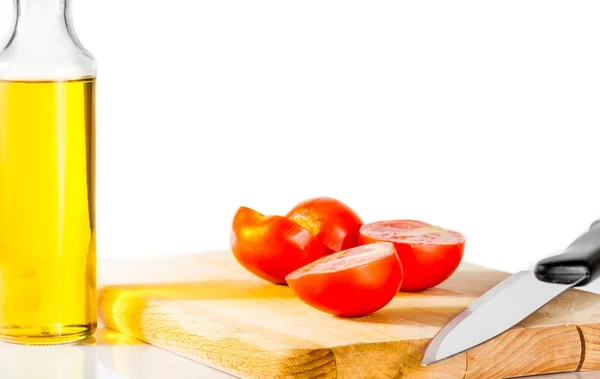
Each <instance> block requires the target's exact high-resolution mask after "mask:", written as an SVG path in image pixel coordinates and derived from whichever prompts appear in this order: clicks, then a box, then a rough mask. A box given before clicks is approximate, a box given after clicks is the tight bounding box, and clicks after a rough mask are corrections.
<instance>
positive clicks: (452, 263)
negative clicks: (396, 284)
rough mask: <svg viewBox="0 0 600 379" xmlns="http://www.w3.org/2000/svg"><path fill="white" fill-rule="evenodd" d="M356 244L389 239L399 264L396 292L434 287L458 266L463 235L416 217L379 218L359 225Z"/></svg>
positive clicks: (460, 258)
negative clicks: (400, 275) (399, 283)
mask: <svg viewBox="0 0 600 379" xmlns="http://www.w3.org/2000/svg"><path fill="white" fill-rule="evenodd" d="M358 239H359V243H361V244H370V243H373V242H384V241H385V242H391V243H393V244H394V246H395V248H396V251H397V253H398V256H399V257H400V262H402V267H403V268H404V280H403V282H402V286H401V287H400V291H405V292H414V291H422V290H425V289H428V288H431V287H435V286H437V285H438V284H440V283H442V282H443V281H445V280H446V279H448V278H449V277H450V275H452V274H453V273H454V272H455V271H456V269H457V268H458V266H459V264H460V262H461V260H462V257H463V252H464V247H465V237H464V236H463V235H462V234H461V233H459V232H456V231H453V230H448V229H444V228H441V227H438V226H433V225H431V224H428V223H426V222H422V221H417V220H393V221H379V222H375V223H371V224H366V225H363V226H362V227H361V228H360V234H359V238H358Z"/></svg>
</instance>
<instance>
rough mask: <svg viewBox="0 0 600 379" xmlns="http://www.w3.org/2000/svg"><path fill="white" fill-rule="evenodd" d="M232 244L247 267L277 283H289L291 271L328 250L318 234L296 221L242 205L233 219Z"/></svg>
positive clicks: (234, 251)
mask: <svg viewBox="0 0 600 379" xmlns="http://www.w3.org/2000/svg"><path fill="white" fill-rule="evenodd" d="M230 244H231V250H232V251H233V255H234V256H235V258H236V259H237V261H238V262H239V263H240V264H241V265H242V266H243V267H244V268H245V269H246V270H248V271H250V272H251V273H253V274H255V275H256V276H258V277H260V278H263V279H265V280H268V281H270V282H272V283H276V284H285V276H286V275H287V274H289V273H290V272H292V271H294V270H296V269H298V268H300V267H302V266H304V265H307V264H309V263H311V262H313V261H315V260H317V259H318V258H321V257H323V256H325V255H326V254H327V253H328V251H327V249H326V248H325V246H323V244H322V243H320V242H319V241H318V240H317V238H316V237H315V236H313V235H312V234H311V233H310V232H309V231H308V230H306V229H305V228H303V227H302V226H300V225H298V224H296V223H295V222H293V221H292V220H290V219H288V218H286V217H282V216H266V215H264V214H262V213H260V212H257V211H255V210H253V209H251V208H248V207H240V208H239V209H238V211H237V212H236V214H235V216H234V218H233V224H232V230H231V237H230Z"/></svg>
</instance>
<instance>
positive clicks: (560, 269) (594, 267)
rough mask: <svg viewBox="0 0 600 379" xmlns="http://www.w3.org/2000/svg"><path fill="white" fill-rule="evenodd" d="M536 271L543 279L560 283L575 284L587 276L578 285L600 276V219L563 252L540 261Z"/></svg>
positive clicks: (539, 277) (540, 278)
mask: <svg viewBox="0 0 600 379" xmlns="http://www.w3.org/2000/svg"><path fill="white" fill-rule="evenodd" d="M534 272H535V276H536V277H537V278H538V279H539V280H541V281H544V282H548V283H560V284H573V283H574V282H576V281H577V280H579V279H580V278H581V277H582V276H585V279H584V280H582V281H581V282H579V283H578V284H577V285H576V287H580V286H585V285H586V284H588V283H590V282H591V281H593V280H595V279H596V278H597V277H598V276H600V220H596V221H594V222H593V223H592V225H591V226H590V229H589V230H588V231H587V232H585V233H584V234H582V235H581V236H579V237H578V238H577V239H576V240H575V241H573V242H572V243H571V244H570V245H569V247H567V249H566V250H565V252H564V253H563V254H559V255H556V256H553V257H550V258H546V259H542V260H541V261H539V262H538V263H537V264H536V266H535V269H534Z"/></svg>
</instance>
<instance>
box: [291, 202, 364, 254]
mask: <svg viewBox="0 0 600 379" xmlns="http://www.w3.org/2000/svg"><path fill="white" fill-rule="evenodd" d="M286 217H288V218H290V219H291V220H293V221H295V222H296V223H298V224H300V225H302V226H304V227H305V228H306V229H308V230H309V231H310V232H311V233H312V234H313V235H315V236H316V237H317V239H318V240H319V241H321V242H322V243H323V244H324V245H325V246H326V247H327V248H328V249H330V250H331V252H332V253H335V252H338V251H341V250H345V249H349V248H351V247H355V246H357V245H358V230H359V229H360V226H361V225H362V224H363V222H362V220H361V219H360V217H359V216H358V214H356V212H354V211H353V210H352V209H351V208H350V207H349V206H348V205H346V204H344V203H343V202H341V201H339V200H337V199H334V198H331V197H316V198H312V199H308V200H305V201H302V202H300V203H298V204H297V205H296V206H295V207H294V208H292V209H291V210H290V211H289V212H288V213H287V214H286Z"/></svg>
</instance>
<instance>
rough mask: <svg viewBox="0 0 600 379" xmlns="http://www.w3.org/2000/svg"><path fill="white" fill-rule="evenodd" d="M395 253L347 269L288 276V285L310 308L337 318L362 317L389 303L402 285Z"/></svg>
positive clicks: (398, 260)
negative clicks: (294, 277) (292, 277)
mask: <svg viewBox="0 0 600 379" xmlns="http://www.w3.org/2000/svg"><path fill="white" fill-rule="evenodd" d="M402 276H403V270H402V265H401V263H400V259H398V256H397V255H396V254H393V255H389V256H387V257H384V258H382V259H380V260H378V261H375V262H371V263H368V264H366V265H364V266H359V267H355V268H351V269H348V270H344V271H337V272H328V273H311V274H308V275H306V276H303V277H300V278H296V279H288V285H289V287H290V288H291V289H292V290H293V291H294V293H296V295H297V296H298V297H299V298H300V299H301V300H302V301H304V302H305V303H306V304H308V305H310V306H311V307H313V308H315V309H318V310H320V311H323V312H326V313H329V314H332V315H334V316H338V317H360V316H365V315H368V314H371V313H373V312H377V311H378V310H380V309H381V308H383V307H385V306H386V305H387V304H389V302H390V301H392V299H393V298H394V297H395V296H396V294H397V293H398V290H399V288H400V285H401V284H402Z"/></svg>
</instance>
